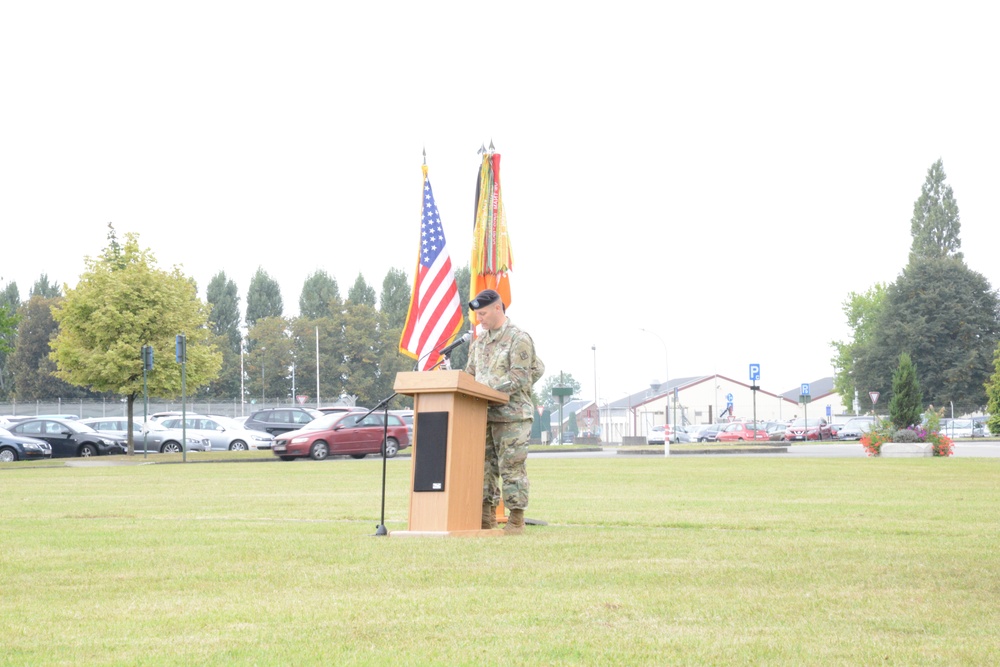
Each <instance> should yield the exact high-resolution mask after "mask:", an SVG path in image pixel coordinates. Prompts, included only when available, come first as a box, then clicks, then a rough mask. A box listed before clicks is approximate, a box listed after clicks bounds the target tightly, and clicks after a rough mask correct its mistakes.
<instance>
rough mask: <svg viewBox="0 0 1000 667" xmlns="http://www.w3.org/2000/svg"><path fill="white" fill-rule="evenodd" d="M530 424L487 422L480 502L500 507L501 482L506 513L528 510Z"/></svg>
mask: <svg viewBox="0 0 1000 667" xmlns="http://www.w3.org/2000/svg"><path fill="white" fill-rule="evenodd" d="M530 436H531V420H524V421H514V422H487V424H486V466H485V470H484V471H483V502H487V503H490V504H492V505H498V504H500V498H501V495H500V494H501V486H500V484H499V482H500V481H502V482H503V487H502V492H503V503H504V505H505V506H506V507H507V509H512V510H523V509H525V508H527V507H528V489H529V485H528V470H527V468H526V467H525V465H524V463H525V461H526V460H527V459H528V438H529V437H530Z"/></svg>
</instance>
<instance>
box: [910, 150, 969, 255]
mask: <svg viewBox="0 0 1000 667" xmlns="http://www.w3.org/2000/svg"><path fill="white" fill-rule="evenodd" d="M945 178H946V176H945V173H944V163H943V161H942V160H938V161H937V162H935V163H934V164H932V165H931V167H930V169H928V170H927V179H926V180H925V181H924V185H923V188H922V189H921V192H920V197H918V198H917V201H916V202H914V204H913V218H911V220H910V235H911V236H912V237H913V242H912V244H911V246H910V259H911V261H912V260H913V259H914V258H919V257H927V258H935V257H948V256H954V257H961V256H962V253H960V252H959V248H961V247H962V241H961V239H960V238H959V235H960V232H961V230H962V223H961V222H959V217H958V203H957V202H956V201H955V195H954V193H953V192H952V190H951V186H950V185H947V184H946V183H945V182H944V180H945Z"/></svg>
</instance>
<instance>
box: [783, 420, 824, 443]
mask: <svg viewBox="0 0 1000 667" xmlns="http://www.w3.org/2000/svg"><path fill="white" fill-rule="evenodd" d="M832 439H833V435H832V433H831V431H830V425H829V424H827V423H826V420H825V419H810V420H809V423H808V424H807V423H806V420H805V419H796V420H795V421H793V422H792V423H791V424H789V425H788V428H786V429H785V440H790V441H795V440H832Z"/></svg>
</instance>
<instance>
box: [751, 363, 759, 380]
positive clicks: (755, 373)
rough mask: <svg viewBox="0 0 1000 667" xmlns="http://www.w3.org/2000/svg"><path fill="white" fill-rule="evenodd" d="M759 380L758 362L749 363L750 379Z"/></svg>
mask: <svg viewBox="0 0 1000 667" xmlns="http://www.w3.org/2000/svg"><path fill="white" fill-rule="evenodd" d="M758 380H760V364H750V381H751V382H757V381H758Z"/></svg>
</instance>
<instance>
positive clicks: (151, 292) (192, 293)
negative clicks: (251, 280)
mask: <svg viewBox="0 0 1000 667" xmlns="http://www.w3.org/2000/svg"><path fill="white" fill-rule="evenodd" d="M52 314H53V317H54V318H55V320H56V322H57V323H58V324H59V332H58V334H57V335H56V336H55V338H54V339H53V340H52V344H51V345H52V353H51V357H52V359H53V360H54V361H55V362H56V366H57V369H58V370H57V371H56V375H57V377H60V378H61V379H63V380H66V381H67V382H70V383H72V384H75V385H79V386H87V387H90V388H91V389H93V390H95V391H101V392H105V391H110V392H114V393H115V394H119V395H122V396H124V397H125V398H126V402H127V405H128V420H129V424H130V425H131V423H132V421H133V408H134V404H135V399H136V398H137V397H139V396H141V395H142V392H143V368H142V366H143V365H142V358H141V348H142V346H143V345H151V346H152V347H153V349H154V351H155V355H154V368H153V370H152V371H150V372H149V373H148V386H149V392H150V394H151V395H154V396H170V397H173V396H177V395H179V394H180V393H181V364H178V363H177V362H176V360H175V359H174V355H173V354H172V353H173V352H174V339H175V336H176V335H177V334H185V336H186V337H187V361H186V363H185V364H184V367H185V376H186V385H187V387H190V388H197V387H199V386H202V385H204V384H207V383H208V382H210V381H211V380H212V379H214V378H215V377H216V375H217V374H218V372H219V367H220V366H221V364H222V355H221V354H220V352H219V351H218V350H217V349H215V347H214V346H212V345H210V344H208V341H209V339H210V337H211V336H212V333H211V331H210V330H209V328H208V308H207V307H206V306H205V304H204V303H202V302H201V301H200V300H199V299H198V295H197V290H196V288H195V284H194V282H193V281H192V280H190V279H189V278H188V277H186V276H184V275H183V274H182V273H181V272H180V270H179V269H178V268H176V267H175V268H174V269H173V270H171V271H165V270H162V269H160V268H158V267H157V265H156V260H155V258H154V257H153V254H152V252H151V251H149V250H148V249H144V248H140V246H139V240H138V236H137V235H135V234H133V233H129V234H127V235H126V236H125V242H124V243H123V244H120V243H119V242H118V240H117V237H116V235H115V233H114V229H113V228H112V230H111V233H110V234H109V244H108V246H107V247H106V248H105V249H104V251H103V252H102V254H101V255H100V257H98V258H97V259H92V258H87V260H86V268H85V270H84V272H83V274H82V275H81V276H80V281H79V283H77V285H76V287H74V288H67V290H66V296H65V298H64V300H63V301H62V302H61V303H59V304H56V305H55V306H54V307H53V310H52ZM131 433H132V429H131V426H130V428H129V434H130V435H129V453H130V454H131V453H132V452H133V451H134V449H133V443H132V437H131Z"/></svg>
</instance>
